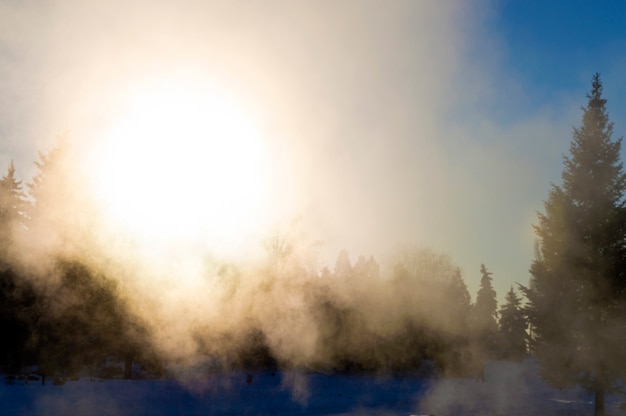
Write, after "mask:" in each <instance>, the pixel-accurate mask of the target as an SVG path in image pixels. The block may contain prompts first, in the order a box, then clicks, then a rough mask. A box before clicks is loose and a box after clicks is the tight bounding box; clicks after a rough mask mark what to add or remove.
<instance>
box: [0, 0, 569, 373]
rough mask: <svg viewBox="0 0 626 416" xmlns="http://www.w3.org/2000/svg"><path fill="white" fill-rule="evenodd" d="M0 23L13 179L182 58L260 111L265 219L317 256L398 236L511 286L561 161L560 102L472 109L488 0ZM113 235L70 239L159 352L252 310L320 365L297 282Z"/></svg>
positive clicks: (495, 47)
mask: <svg viewBox="0 0 626 416" xmlns="http://www.w3.org/2000/svg"><path fill="white" fill-rule="evenodd" d="M0 16H2V17H0V19H1V23H2V24H0V155H1V156H2V158H1V159H0V162H1V161H2V160H5V161H6V162H7V163H8V160H9V159H10V158H15V159H16V165H17V167H18V171H20V172H22V173H23V175H24V177H26V178H28V177H30V176H31V175H32V174H33V173H34V171H33V167H32V160H33V159H34V157H35V155H36V150H38V149H40V150H41V149H43V150H45V149H46V148H48V147H50V146H51V145H52V144H53V143H54V140H55V138H56V137H57V136H58V135H59V134H60V133H62V132H63V131H65V130H68V129H69V131H70V135H71V137H72V138H73V139H74V140H75V141H76V142H78V143H80V147H81V148H83V147H84V148H86V149H89V147H90V146H91V145H92V143H91V142H90V140H92V139H93V138H94V137H97V138H99V137H101V132H102V131H104V130H106V128H107V126H108V124H109V123H110V122H111V120H112V119H114V118H115V117H116V109H118V108H120V107H121V106H122V104H123V102H124V100H125V96H124V94H125V93H126V92H127V91H128V90H129V89H131V88H132V87H133V86H134V85H136V83H137V82H141V81H142V80H145V79H146V78H151V77H154V78H158V77H159V76H160V74H165V76H167V75H168V74H171V73H185V72H186V71H189V72H190V73H193V74H194V75H197V74H203V75H206V77H207V78H208V79H211V80H213V81H214V82H216V83H219V84H220V85H223V86H224V88H226V89H230V90H232V91H233V94H235V95H236V96H237V97H239V98H241V100H242V102H243V103H244V105H245V106H247V107H248V108H250V109H252V111H253V112H255V114H257V115H258V118H259V119H260V120H262V129H263V134H264V137H265V138H266V140H267V146H268V148H269V153H270V154H271V155H272V156H271V162H272V164H273V166H274V167H275V170H274V171H273V182H272V183H271V192H270V194H271V195H270V197H271V201H272V204H271V208H272V209H273V210H274V212H275V213H276V218H277V222H279V221H284V222H288V221H289V220H291V218H293V217H300V218H302V229H303V230H304V233H305V234H306V236H307V238H308V239H309V241H311V240H312V241H317V240H320V241H322V242H323V243H324V246H325V247H324V252H323V253H322V254H321V256H320V257H321V260H322V262H323V261H326V262H329V263H330V262H332V261H333V260H334V256H335V255H336V253H337V252H338V250H339V249H340V248H343V247H345V248H347V249H348V250H349V251H350V252H351V253H354V254H359V253H364V254H369V253H374V254H375V255H376V257H377V258H383V259H384V258H385V257H386V256H388V255H389V251H391V250H393V249H394V248H395V247H396V244H406V245H416V244H417V245H433V246H435V247H436V248H437V249H440V250H443V251H446V252H448V253H450V254H451V256H452V257H453V258H455V259H457V258H458V259H459V261H460V264H461V265H462V268H463V271H464V278H465V279H466V280H467V281H468V283H469V286H470V292H472V294H473V293H475V288H477V281H478V277H479V274H478V267H479V265H480V263H482V262H484V263H485V264H486V265H487V266H488V267H489V269H490V270H493V271H494V275H495V279H494V280H495V282H494V283H495V284H496V289H497V290H498V293H499V294H500V295H503V294H504V293H505V290H506V289H508V286H509V285H510V283H511V282H510V280H507V281H506V282H504V283H498V278H499V277H503V278H510V279H512V280H518V281H522V282H524V281H525V280H524V279H525V278H526V270H527V267H528V264H529V261H530V256H531V255H532V235H531V234H530V233H531V228H530V225H531V223H532V222H534V218H533V215H534V212H535V210H537V209H540V208H541V207H540V206H539V205H538V204H537V198H539V201H540V200H541V198H543V192H539V195H538V192H537V190H538V189H545V188H547V186H548V184H547V182H548V181H547V180H546V179H545V177H544V176H543V175H542V172H541V171H542V169H544V168H543V167H542V166H543V164H544V163H546V164H552V163H553V162H554V160H553V158H555V157H556V159H557V162H560V156H559V155H560V153H561V151H562V150H561V149H563V148H564V147H563V142H562V141H561V142H558V143H556V145H554V142H550V140H552V137H553V136H555V135H558V136H559V137H563V136H565V137H567V136H568V131H565V132H563V131H561V126H562V124H563V123H561V120H563V119H566V120H568V123H569V120H570V115H569V113H568V112H565V113H564V114H565V115H563V114H562V113H561V112H557V114H556V115H555V116H554V117H552V118H542V117H535V118H533V117H527V118H522V119H521V121H519V123H517V124H515V123H513V124H514V125H512V126H511V125H508V126H503V125H500V124H498V123H497V122H494V123H493V124H491V123H489V122H486V121H485V120H488V119H489V113H488V112H489V111H490V110H491V109H492V106H493V102H494V101H496V102H497V101H498V99H499V98H498V97H499V96H500V95H501V94H503V93H501V92H499V91H497V88H498V86H499V85H498V83H497V82H495V81H493V80H491V79H490V75H491V74H490V71H492V70H493V67H497V65H498V54H499V53H501V48H502V45H499V44H497V42H495V41H493V40H491V39H490V38H489V36H490V34H489V33H488V30H486V29H483V28H482V24H483V23H484V22H485V21H488V19H489V18H490V4H489V3H487V2H484V3H483V2H479V3H477V4H473V5H471V6H470V5H469V4H467V3H466V2H462V1H452V2H445V3H442V2H434V1H433V2H412V1H396V2H393V3H392V4H389V3H386V2H376V1H370V2H362V1H345V2H341V3H338V2H332V1H318V2H306V3H305V2H286V1H285V2H283V1H266V2H245V3H243V2H200V1H183V2H176V3H173V2H162V1H157V2H132V3H131V4H129V3H128V2H122V1H111V2H106V3H103V2H95V1H94V2H80V3H69V2H62V1H47V2H38V3H30V2H4V3H3V4H2V5H0ZM494 72H496V73H497V72H498V69H497V68H496V69H495V70H494ZM503 84H506V82H503ZM500 86H501V85H500ZM519 97H521V93H519V94H517V95H516V96H515V97H514V98H513V99H516V98H519ZM483 103H486V104H485V109H484V112H483V109H482V107H481V106H482V104H483ZM512 106H513V105H512ZM568 108H569V107H568ZM568 111H569V110H568ZM570 124H571V123H570ZM567 125H569V124H567ZM555 126H556V127H555ZM568 128H569V127H568ZM529 138H530V139H531V140H529ZM544 139H545V140H544ZM548 143H549V144H548ZM537 149H540V151H541V152H545V153H544V154H543V155H537V154H536V150H537ZM147 151H149V149H147ZM551 179H552V178H551ZM262 237H264V236H258V240H260V239H261V238H262ZM30 243H33V242H30ZM36 244H41V242H40V241H37V242H36ZM129 247H130V246H129V243H128V242H127V241H125V240H123V241H120V240H118V239H116V238H115V237H114V236H111V235H110V234H108V233H101V234H100V235H98V237H97V238H95V240H94V241H91V242H90V243H89V246H88V247H83V249H84V251H85V252H89V253H91V252H92V251H91V250H97V251H102V252H104V253H105V257H106V256H110V257H111V258H114V259H115V262H116V264H121V265H124V267H125V269H124V272H123V273H120V275H123V276H124V278H123V279H120V280H123V281H124V287H125V289H127V290H126V292H125V293H127V294H128V295H127V296H128V297H129V299H131V301H132V304H133V305H135V306H136V307H137V310H141V311H143V312H142V315H145V316H152V317H153V318H154V320H153V321H152V322H151V328H152V329H154V330H155V331H156V332H155V334H156V335H155V336H156V337H157V338H160V339H161V340H162V341H163V344H162V345H163V348H164V350H167V351H169V352H173V351H178V352H179V353H180V354H181V355H185V353H188V352H189V353H191V352H193V349H194V348H195V344H194V341H193V340H192V339H191V338H190V337H188V336H187V335H188V334H189V333H190V332H193V330H194V328H195V327H196V326H202V325H206V323H207V322H210V323H211V324H212V325H213V326H214V330H215V331H218V332H219V330H220V329H221V328H220V325H221V326H223V329H224V331H226V329H230V325H231V324H234V323H236V324H237V325H239V326H241V331H242V333H243V332H245V330H246V329H247V328H246V325H244V324H242V321H245V319H247V318H248V317H249V316H256V317H257V319H258V320H259V321H260V324H259V322H251V323H250V327H258V326H259V325H260V326H261V329H262V330H263V331H264V332H265V334H266V336H267V337H268V338H269V341H268V342H269V344H270V346H271V347H272V348H273V349H274V350H276V351H279V352H280V355H281V357H286V359H287V360H292V362H293V363H295V364H299V361H298V360H305V361H306V360H309V359H316V358H317V357H316V354H317V353H319V351H318V350H316V349H315V341H316V337H317V336H318V333H317V332H316V331H318V330H319V328H314V327H312V323H311V321H310V320H309V319H308V317H307V316H306V315H304V314H300V313H297V312H298V311H300V310H301V308H302V307H303V305H306V304H307V302H308V300H307V299H305V298H304V297H305V296H306V293H307V292H306V291H305V290H302V287H301V286H302V285H303V283H302V282H297V283H293V284H294V285H296V286H297V287H296V288H295V289H294V290H293V292H289V291H287V292H285V291H282V290H281V291H276V292H273V291H272V290H270V289H268V290H267V291H266V293H265V294H264V297H262V298H257V297H256V295H255V293H256V292H257V291H258V290H259V287H260V286H262V285H266V284H268V283H267V282H257V281H255V280H254V279H251V280H249V281H248V283H247V284H246V285H242V286H237V285H235V284H234V283H232V284H231V283H229V282H230V281H231V280H236V279H240V278H241V277H240V276H239V277H238V276H237V275H236V273H235V274H234V275H229V274H228V273H224V272H222V275H221V276H220V272H219V271H218V270H213V269H211V268H210V267H211V266H207V263H205V258H204V257H202V256H203V255H204V254H205V253H202V252H200V253H198V252H196V251H194V250H193V249H190V250H186V247H185V248H184V249H183V250H181V251H180V252H178V253H174V254H175V255H172V256H170V257H168V260H167V261H165V262H164V263H161V262H159V261H155V258H156V257H157V256H154V255H151V256H147V257H146V258H141V256H137V251H134V249H129ZM31 252H32V251H31ZM520 253H521V254H520ZM524 253H526V254H527V256H526V258H525V257H524ZM169 254H171V253H169ZM187 256H188V257H187ZM98 267H110V266H109V265H107V266H104V265H98ZM205 268H208V271H207V269H205ZM181 270H182V272H181ZM137 275H145V276H147V277H148V278H146V279H143V278H139V277H138V276H137ZM183 275H192V276H195V275H200V276H206V275H208V276H211V279H186V278H185V276H183ZM246 276H247V274H246ZM219 279H222V280H219ZM216 281H218V282H220V283H219V284H218V283H215V282H216ZM183 282H186V283H183ZM290 284H291V283H290ZM234 287H237V289H236V290H235V289H233V288H234ZM231 289H232V291H231ZM231 292H232V293H231ZM136 293H147V294H148V296H145V297H144V296H142V297H139V296H138V295H136ZM203 293H210V295H209V296H208V297H205V296H204V295H203ZM223 305H230V307H229V308H228V309H227V311H228V313H226V314H225V315H226V316H224V315H222V313H224V309H222V307H223ZM279 305H280V306H279ZM200 316H201V317H200ZM278 316H279V317H281V319H286V320H287V324H286V325H285V326H277V325H273V323H274V318H275V317H278ZM181 322H184V323H185V326H180V325H179V324H180V323H181ZM286 328H287V329H289V331H286ZM282 331H286V332H282ZM294 331H295V332H294ZM239 335H240V334H236V336H239ZM241 336H242V337H243V336H245V334H244V335H241ZM296 381H297V380H296Z"/></svg>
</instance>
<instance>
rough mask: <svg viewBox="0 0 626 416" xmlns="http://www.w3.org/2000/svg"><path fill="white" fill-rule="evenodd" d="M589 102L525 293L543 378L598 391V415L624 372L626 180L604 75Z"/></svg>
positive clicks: (541, 231)
mask: <svg viewBox="0 0 626 416" xmlns="http://www.w3.org/2000/svg"><path fill="white" fill-rule="evenodd" d="M587 98H588V102H587V105H586V106H585V107H583V108H582V111H583V116H582V124H581V126H580V127H579V128H574V131H573V138H572V141H571V144H570V148H569V155H568V156H566V157H564V170H563V173H562V182H563V183H562V185H561V186H557V185H552V188H551V190H550V192H549V194H548V199H547V200H546V201H545V203H544V212H543V213H539V214H538V217H539V223H538V224H537V225H536V226H535V233H536V235H537V239H538V243H539V250H538V251H539V252H538V255H537V257H536V258H535V260H534V261H533V263H532V265H531V269H530V272H531V275H532V276H531V282H530V285H529V287H528V288H524V291H525V292H526V296H527V297H528V300H529V307H528V314H529V319H530V321H531V324H532V328H533V343H534V345H533V350H534V352H535V355H536V357H537V359H538V362H539V364H540V369H541V373H542V376H543V377H544V378H545V379H546V380H547V381H548V382H549V383H550V384H552V385H553V386H557V387H567V386H573V385H580V386H582V387H584V388H585V389H587V390H588V391H590V392H591V393H593V394H594V395H595V414H596V416H599V415H604V398H605V394H606V393H607V392H610V391H611V387H612V384H613V382H615V381H617V380H619V378H620V377H621V376H623V375H624V373H625V371H624V370H625V363H626V349H625V348H624V324H625V323H626V321H625V294H626V212H625V207H624V191H625V190H626V175H625V174H624V172H623V170H622V163H621V162H620V149H621V139H618V140H612V134H613V123H612V122H610V120H609V115H608V113H607V110H606V99H604V98H603V96H602V82H601V80H600V76H599V75H598V74H595V75H594V76H593V79H592V88H591V92H590V93H589V94H588V95H587Z"/></svg>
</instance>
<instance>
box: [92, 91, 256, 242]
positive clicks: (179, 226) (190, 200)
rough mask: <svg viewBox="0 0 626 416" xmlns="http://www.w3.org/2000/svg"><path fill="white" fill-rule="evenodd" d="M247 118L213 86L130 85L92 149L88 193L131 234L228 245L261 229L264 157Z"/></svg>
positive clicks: (226, 96) (253, 128)
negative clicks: (92, 181)
mask: <svg viewBox="0 0 626 416" xmlns="http://www.w3.org/2000/svg"><path fill="white" fill-rule="evenodd" d="M264 152H265V149H264V147H263V142H262V137H261V135H260V132H259V129H258V127H257V125H256V124H255V120H254V118H253V117H252V116H251V115H250V114H248V113H246V112H245V111H244V110H243V107H242V106H241V105H239V103H238V102H237V101H236V100H234V98H233V97H231V96H229V95H227V94H226V93H224V92H223V91H221V90H220V89H218V88H212V87H209V86H207V85H204V84H202V85H198V83H186V82H182V81H180V80H162V81H160V82H158V83H150V84H148V85H144V86H143V87H141V88H137V89H136V90H135V91H134V92H133V93H132V94H131V95H130V98H129V99H128V105H127V107H126V108H125V109H124V111H122V112H120V113H119V114H117V115H116V116H115V118H114V122H113V123H112V125H111V128H110V130H109V131H108V133H107V134H106V137H105V141H104V143H103V145H102V147H101V148H100V149H99V152H98V158H97V161H98V165H99V168H98V169H97V171H98V175H97V178H96V182H97V185H96V188H97V193H98V194H99V198H100V200H101V202H102V203H103V204H104V205H105V206H106V207H107V210H108V211H109V214H110V215H111V216H112V218H113V220H114V221H115V222H116V223H117V224H118V225H119V226H121V227H123V229H125V230H127V231H129V232H130V233H131V234H132V235H133V237H134V238H144V239H146V240H148V241H154V240H159V239H161V240H162V239H166V240H170V241H172V242H176V241H178V240H180V241H183V240H185V241H189V240H193V241H197V240H199V239H201V240H203V241H204V242H205V243H206V244H207V245H209V246H210V248H211V249H215V250H218V251H224V250H225V248H226V246H229V247H228V249H229V250H231V249H233V250H234V249H236V247H234V246H236V245H237V244H238V243H240V242H241V241H242V240H243V239H246V238H247V237H248V236H249V235H251V234H253V233H255V232H257V231H259V230H258V229H259V228H260V227H262V226H263V225H264V224H263V219H264V216H265V209H266V205H267V201H266V200H265V198H266V193H267V192H266V191H267V184H266V177H267V175H266V168H267V166H266V155H265V154H264Z"/></svg>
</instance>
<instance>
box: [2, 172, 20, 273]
mask: <svg viewBox="0 0 626 416" xmlns="http://www.w3.org/2000/svg"><path fill="white" fill-rule="evenodd" d="M25 207H26V199H25V194H24V191H23V190H22V181H19V180H17V178H16V177H15V165H14V164H13V161H11V163H10V165H9V168H8V169H7V173H6V175H4V176H3V177H2V178H1V179H0V247H1V250H0V264H1V265H2V267H3V268H6V267H7V266H8V265H9V260H10V257H11V250H12V249H13V243H14V233H15V231H16V230H18V229H20V228H22V227H24V220H25Z"/></svg>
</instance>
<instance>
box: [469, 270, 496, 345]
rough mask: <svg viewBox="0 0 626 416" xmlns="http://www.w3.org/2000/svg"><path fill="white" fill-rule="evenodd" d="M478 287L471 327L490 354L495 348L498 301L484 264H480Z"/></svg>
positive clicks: (480, 343)
mask: <svg viewBox="0 0 626 416" xmlns="http://www.w3.org/2000/svg"><path fill="white" fill-rule="evenodd" d="M480 274H481V278H480V288H479V289H478V293H477V294H476V303H475V304H474V313H473V327H474V330H475V331H476V337H477V338H478V339H477V340H478V344H479V347H480V348H481V349H482V350H483V351H484V352H485V353H486V356H487V357H489V356H492V355H493V353H494V351H495V348H496V338H497V332H498V322H497V320H496V318H497V315H498V301H497V300H496V291H495V290H494V289H493V286H492V284H491V281H492V278H491V275H492V273H490V272H489V271H488V270H487V268H486V267H485V265H484V264H481V265H480Z"/></svg>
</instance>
